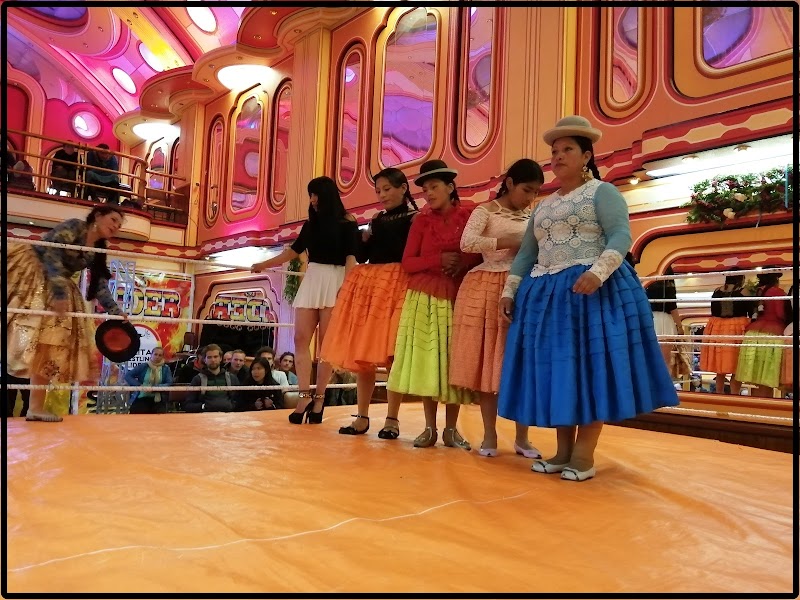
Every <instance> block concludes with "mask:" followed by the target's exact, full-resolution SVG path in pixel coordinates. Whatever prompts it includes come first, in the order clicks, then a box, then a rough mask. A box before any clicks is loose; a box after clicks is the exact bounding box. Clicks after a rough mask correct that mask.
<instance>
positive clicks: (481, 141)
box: [456, 6, 504, 158]
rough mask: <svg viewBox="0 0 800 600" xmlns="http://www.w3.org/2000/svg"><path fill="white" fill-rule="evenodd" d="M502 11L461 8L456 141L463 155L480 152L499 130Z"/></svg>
mask: <svg viewBox="0 0 800 600" xmlns="http://www.w3.org/2000/svg"><path fill="white" fill-rule="evenodd" d="M503 14H504V11H503V10H501V9H499V8H498V7H494V6H480V7H476V6H473V7H469V6H464V7H462V8H461V23H460V29H461V36H460V37H461V40H462V44H461V46H462V47H461V67H460V69H461V72H460V74H459V81H460V84H459V88H458V103H457V106H458V107H459V111H458V115H457V120H458V127H457V135H456V143H457V146H458V150H459V152H460V153H461V155H462V156H464V157H466V158H476V157H478V156H480V155H482V154H483V152H484V151H485V150H486V148H487V147H488V146H489V145H491V143H492V142H493V141H494V139H495V138H496V136H497V134H498V132H499V127H497V119H498V114H499V110H500V96H501V90H502V82H501V81H500V78H501V77H502V75H501V73H502V69H501V68H500V65H501V64H502V60H503V49H502V47H501V46H500V45H498V43H497V42H498V40H499V39H500V37H499V36H500V32H501V31H502V29H501V25H502V23H501V19H502V18H503Z"/></svg>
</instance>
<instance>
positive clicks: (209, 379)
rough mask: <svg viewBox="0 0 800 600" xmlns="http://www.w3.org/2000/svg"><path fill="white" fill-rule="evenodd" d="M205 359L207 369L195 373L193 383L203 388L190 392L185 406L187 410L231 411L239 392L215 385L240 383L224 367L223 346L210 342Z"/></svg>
mask: <svg viewBox="0 0 800 600" xmlns="http://www.w3.org/2000/svg"><path fill="white" fill-rule="evenodd" d="M203 360H204V362H205V364H206V366H205V369H203V370H202V371H201V372H200V373H198V374H197V375H195V377H194V379H192V382H191V385H193V386H198V387H202V388H203V389H202V390H195V391H192V392H189V393H188V395H187V398H186V403H185V404H184V408H185V409H186V412H231V411H232V410H233V408H234V406H236V401H237V399H238V394H237V392H236V391H235V390H215V389H213V388H214V387H221V386H233V385H240V382H239V380H238V379H237V378H236V375H233V374H231V373H229V372H228V371H224V370H223V369H222V348H220V347H219V346H217V345H216V344H209V345H208V346H206V348H205V353H204V354H203Z"/></svg>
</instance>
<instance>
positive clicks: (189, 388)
mask: <svg viewBox="0 0 800 600" xmlns="http://www.w3.org/2000/svg"><path fill="white" fill-rule="evenodd" d="M357 385H358V384H356V383H331V384H329V385H326V386H325V388H326V389H351V388H355V387H356V386H357ZM7 387H8V389H10V390H47V391H71V392H76V391H80V390H99V391H103V392H161V393H167V392H197V391H201V390H209V389H213V390H214V391H223V390H224V391H230V390H281V391H284V392H298V391H300V388H299V386H296V385H289V386H285V385H209V386H205V387H203V386H200V385H167V386H155V385H58V384H46V385H31V384H19V383H13V384H8V386H7ZM308 387H309V388H313V389H316V388H317V386H316V385H310V386H308ZM375 387H386V382H385V381H380V382H376V383H375ZM304 389H305V388H304Z"/></svg>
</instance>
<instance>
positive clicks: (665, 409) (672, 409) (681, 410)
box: [656, 406, 794, 424]
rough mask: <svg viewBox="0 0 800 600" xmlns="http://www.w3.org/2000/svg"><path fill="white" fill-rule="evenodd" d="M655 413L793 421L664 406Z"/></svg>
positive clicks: (788, 418)
mask: <svg viewBox="0 0 800 600" xmlns="http://www.w3.org/2000/svg"><path fill="white" fill-rule="evenodd" d="M656 412H661V413H666V412H677V413H687V414H698V415H712V416H714V417H742V419H741V420H765V421H780V422H782V423H787V424H791V423H794V419H793V418H792V417H776V416H773V415H754V414H750V413H737V412H730V411H721V410H703V409H701V408H683V407H680V406H664V407H662V408H658V409H656ZM737 420H738V419H737Z"/></svg>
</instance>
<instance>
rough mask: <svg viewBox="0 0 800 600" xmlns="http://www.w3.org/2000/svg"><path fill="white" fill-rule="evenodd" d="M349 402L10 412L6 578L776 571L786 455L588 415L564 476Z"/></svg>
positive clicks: (477, 437)
mask: <svg viewBox="0 0 800 600" xmlns="http://www.w3.org/2000/svg"><path fill="white" fill-rule="evenodd" d="M354 409H355V407H354V406H341V407H334V408H326V410H325V419H324V421H323V423H322V424H321V425H302V426H298V425H291V424H289V423H288V422H287V419H286V415H287V413H288V411H275V412H258V413H256V412H251V413H229V414H167V415H83V416H72V417H69V416H68V417H66V418H65V419H64V422H63V423H38V422H35V423H32V422H26V421H25V420H24V419H19V418H17V419H9V420H8V423H7V431H8V445H7V458H8V462H7V477H8V479H7V481H8V504H7V509H8V512H7V523H8V546H7V563H8V571H7V573H6V574H7V591H8V592H9V593H22V592H25V593H36V592H38V593H45V592H72V593H79V592H84V593H119V592H139V593H144V592H150V593H193V592H194V593H217V594H225V593H237V592H256V593H258V592H286V593H293V592H340V593H347V592H367V593H369V592H372V593H377V592H387V591H390V592H422V593H424V592H428V593H432V592H450V593H469V592H489V593H491V592H626V593H631V592H714V593H724V592H731V593H734V592H737V593H738V592H753V593H790V592H791V591H792V577H793V576H792V573H793V572H794V571H793V562H792V539H793V522H792V514H793V509H792V490H793V478H792V473H793V468H792V459H793V457H792V456H791V455H790V454H783V453H777V452H769V451H766V450H758V449H754V448H748V447H740V446H735V445H729V444H724V443H721V442H717V441H713V440H705V439H695V438H691V437H683V436H678V435H670V434H665V433H655V432H650V431H640V430H636V429H628V428H623V427H613V426H606V428H605V429H604V431H603V434H602V436H601V438H600V443H599V445H598V448H597V454H596V466H597V468H598V474H597V477H595V478H594V479H592V480H589V481H586V482H582V483H576V482H568V481H561V480H560V479H559V476H558V475H543V474H537V473H532V472H531V471H530V464H531V461H530V460H529V459H526V458H524V457H522V456H517V455H515V454H514V451H513V448H512V442H513V439H514V437H513V436H514V425H513V423H511V422H509V421H505V420H503V419H498V433H499V439H500V444H499V446H500V450H501V455H500V456H498V457H496V458H483V457H480V456H478V453H477V451H475V450H473V451H472V452H466V451H464V450H461V449H457V448H446V447H444V446H442V445H441V440H440V441H439V443H438V444H437V446H436V447H435V448H428V449H419V448H413V447H412V440H413V439H414V437H415V436H416V435H417V434H419V433H420V432H421V431H422V429H423V426H424V418H423V412H422V405H421V403H418V402H417V403H413V402H412V403H408V404H404V405H403V407H402V409H401V411H400V427H401V436H400V438H399V439H398V440H391V441H390V440H381V439H378V437H377V432H378V430H379V429H380V428H381V427H382V425H383V417H384V416H385V414H386V406H385V405H373V406H372V407H371V414H372V416H373V421H372V427H371V429H370V431H369V433H368V434H367V435H364V436H356V437H350V436H342V435H339V434H338V433H337V431H338V428H339V427H340V426H342V425H346V424H349V423H350V421H351V417H350V414H351V413H352V412H354ZM461 410H462V412H461V417H460V419H459V428H460V431H461V432H462V433H463V434H464V436H465V437H466V438H467V439H469V440H470V441H471V442H472V444H473V446H474V447H476V448H477V447H478V446H479V445H480V442H481V437H482V431H483V430H482V424H481V419H480V409H479V408H478V407H477V406H469V407H462V409H461ZM443 426H444V410H443V409H442V408H441V407H440V410H439V432H440V435H441V431H442V428H443ZM530 433H531V435H530V438H531V441H532V443H533V444H534V445H536V446H537V447H539V448H540V449H541V450H542V451H543V452H544V454H545V456H547V455H549V454H551V453H552V452H553V451H554V449H555V433H554V432H553V431H552V430H546V429H531V432H530Z"/></svg>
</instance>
